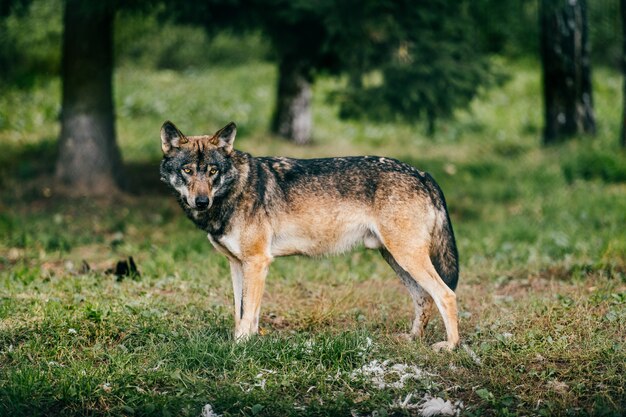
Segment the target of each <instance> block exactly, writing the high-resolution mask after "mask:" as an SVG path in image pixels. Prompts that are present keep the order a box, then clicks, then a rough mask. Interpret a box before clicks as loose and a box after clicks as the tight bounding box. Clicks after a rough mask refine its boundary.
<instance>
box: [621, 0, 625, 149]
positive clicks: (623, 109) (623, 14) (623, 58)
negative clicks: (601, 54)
mask: <svg viewBox="0 0 626 417" xmlns="http://www.w3.org/2000/svg"><path fill="white" fill-rule="evenodd" d="M621 3H622V48H623V50H622V74H623V75H622V77H623V81H622V82H623V83H624V87H623V88H624V91H623V93H622V101H623V104H622V137H621V138H620V144H621V145H622V148H626V0H622V1H621Z"/></svg>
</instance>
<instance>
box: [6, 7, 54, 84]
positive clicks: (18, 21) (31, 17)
mask: <svg viewBox="0 0 626 417" xmlns="http://www.w3.org/2000/svg"><path fill="white" fill-rule="evenodd" d="M24 3H30V4H29V5H24V6H22V7H17V8H15V9H12V12H11V13H10V14H9V15H8V16H7V17H6V18H1V17H0V86H1V85H2V84H8V83H17V84H18V85H32V84H33V82H34V80H35V78H36V77H37V76H42V75H43V76H46V77H51V76H55V75H57V74H58V73H59V68H60V62H61V36H62V33H63V28H62V9H63V7H62V6H63V0H33V1H32V2H24Z"/></svg>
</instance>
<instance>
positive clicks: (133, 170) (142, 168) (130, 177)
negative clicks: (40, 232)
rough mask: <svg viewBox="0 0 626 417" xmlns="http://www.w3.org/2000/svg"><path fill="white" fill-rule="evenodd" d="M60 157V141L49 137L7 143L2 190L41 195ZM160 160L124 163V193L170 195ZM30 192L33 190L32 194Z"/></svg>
mask: <svg viewBox="0 0 626 417" xmlns="http://www.w3.org/2000/svg"><path fill="white" fill-rule="evenodd" d="M57 156H58V147H57V141H56V140H55V139H51V138H46V139H44V140H42V141H40V142H37V143H34V144H26V145H15V144H6V145H4V147H3V152H2V154H0V191H6V190H13V191H15V190H16V189H18V188H19V189H22V191H23V192H20V193H13V194H16V195H19V196H20V197H22V198H25V199H33V198H37V197H38V196H39V197H40V196H41V190H38V189H36V188H37V186H40V185H41V184H49V183H51V180H52V178H53V176H54V170H55V165H56V160H57ZM159 163H160V161H130V162H125V163H124V167H123V169H124V172H125V178H126V184H124V186H123V187H122V191H124V192H125V193H127V194H129V195H130V196H137V195H169V194H170V192H169V190H168V188H167V187H166V186H165V184H163V183H162V182H161V181H160V179H159V178H160V176H159ZM29 190H30V191H29Z"/></svg>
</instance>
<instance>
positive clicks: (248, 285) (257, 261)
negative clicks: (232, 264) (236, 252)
mask: <svg viewBox="0 0 626 417" xmlns="http://www.w3.org/2000/svg"><path fill="white" fill-rule="evenodd" d="M270 262H271V259H270V258H267V257H263V256H257V257H254V258H249V259H245V260H244V261H243V262H242V264H241V267H242V271H243V285H242V298H241V301H242V302H241V307H240V311H239V314H240V320H239V323H236V324H237V325H236V328H235V339H236V340H245V339H246V338H247V337H249V336H250V335H252V334H255V333H257V332H258V331H259V314H260V312H261V299H262V298H263V290H264V289H265V277H266V276H267V270H268V268H269V266H270Z"/></svg>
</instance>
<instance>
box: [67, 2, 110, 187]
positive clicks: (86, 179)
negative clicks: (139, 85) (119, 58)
mask: <svg viewBox="0 0 626 417" xmlns="http://www.w3.org/2000/svg"><path fill="white" fill-rule="evenodd" d="M111 4H112V2H108V1H107V2H86V1H81V0H66V2H65V14H64V33H63V58H62V81H63V108H62V115H61V137H60V140H59V156H58V159H57V164H56V178H57V180H58V181H59V182H60V183H61V184H62V185H63V186H66V187H67V188H68V190H70V191H71V192H72V193H75V194H82V195H102V194H108V193H110V192H112V191H114V190H115V189H116V188H117V186H118V185H120V183H121V178H122V175H121V167H122V161H121V156H120V151H119V148H118V147H117V144H116V141H115V116H114V107H113V87H112V76H113V18H114V10H113V7H112V6H111Z"/></svg>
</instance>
